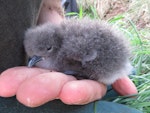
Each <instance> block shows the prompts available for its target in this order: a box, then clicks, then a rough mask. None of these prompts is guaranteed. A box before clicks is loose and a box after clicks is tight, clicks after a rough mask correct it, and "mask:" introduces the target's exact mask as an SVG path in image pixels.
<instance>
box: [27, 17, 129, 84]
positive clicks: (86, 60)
mask: <svg viewBox="0 0 150 113" xmlns="http://www.w3.org/2000/svg"><path fill="white" fill-rule="evenodd" d="M24 46H25V50H26V53H27V55H28V56H29V57H33V56H34V55H36V56H41V57H42V60H41V61H39V62H38V63H36V66H37V67H41V68H46V69H50V70H56V71H59V72H65V71H74V72H77V73H78V74H77V76H76V77H77V78H88V79H92V80H96V81H99V82H102V83H104V84H112V83H113V82H114V81H116V80H117V79H119V78H122V77H123V76H127V75H129V74H130V73H131V70H132V66H131V64H130V61H129V53H130V50H129V44H128V41H127V40H126V39H125V38H124V36H123V34H122V33H120V32H119V31H117V30H116V29H115V28H114V27H111V26H110V25H108V24H107V23H105V22H103V21H98V20H89V19H83V20H78V19H70V20H66V21H64V22H62V23H61V24H60V25H54V24H51V23H47V24H44V25H41V26H37V27H35V28H30V29H28V30H27V32H26V33H25V40H24Z"/></svg>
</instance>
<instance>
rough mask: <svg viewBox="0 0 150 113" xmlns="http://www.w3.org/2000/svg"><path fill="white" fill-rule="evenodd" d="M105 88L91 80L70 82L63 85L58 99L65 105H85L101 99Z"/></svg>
mask: <svg viewBox="0 0 150 113" xmlns="http://www.w3.org/2000/svg"><path fill="white" fill-rule="evenodd" d="M105 93H106V86H105V85H103V84H101V83H98V82H95V81H92V80H78V81H71V82H68V83H66V84H65V85H64V87H63V89H62V91H61V93H60V96H59V98H60V99H61V100H62V101H63V102H64V103H66V104H75V105H81V104H87V103H89V102H92V101H94V100H97V99H100V98H102V97H103V96H104V95H105Z"/></svg>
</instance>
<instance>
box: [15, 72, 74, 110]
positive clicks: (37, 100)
mask: <svg viewBox="0 0 150 113" xmlns="http://www.w3.org/2000/svg"><path fill="white" fill-rule="evenodd" d="M71 80H75V78H74V77H72V76H68V75H65V74H62V73H58V72H51V73H44V74H40V75H38V76H35V77H32V78H31V79H28V80H26V81H24V82H23V83H22V84H21V86H20V87H19V89H18V91H17V94H16V97H17V99H18V100H19V101H20V102H21V103H22V104H24V105H26V106H29V107H37V106H40V105H42V104H44V103H46V102H48V101H51V100H54V99H56V98H58V95H59V93H60V91H61V89H62V87H63V85H64V84H65V83H66V82H68V81H71Z"/></svg>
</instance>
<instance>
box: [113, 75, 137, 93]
mask: <svg viewBox="0 0 150 113" xmlns="http://www.w3.org/2000/svg"><path fill="white" fill-rule="evenodd" d="M112 87H113V89H114V90H116V91H117V92H118V93H119V94H120V95H133V94H137V93H138V91H137V88H136V86H135V84H134V83H133V82H132V81H131V80H130V78H129V77H124V78H122V79H119V80H117V81H116V82H115V83H114V84H113V85H112Z"/></svg>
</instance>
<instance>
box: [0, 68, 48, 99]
mask: <svg viewBox="0 0 150 113" xmlns="http://www.w3.org/2000/svg"><path fill="white" fill-rule="evenodd" d="M45 72H49V70H44V69H39V68H27V67H15V68H10V69H8V70H6V71H4V72H3V73H2V74H1V75H0V96H2V97H11V96H14V95H15V94H16V92H17V89H18V87H19V86H20V84H21V83H22V82H23V81H24V80H26V79H29V78H31V77H32V76H36V75H38V74H41V73H45Z"/></svg>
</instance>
